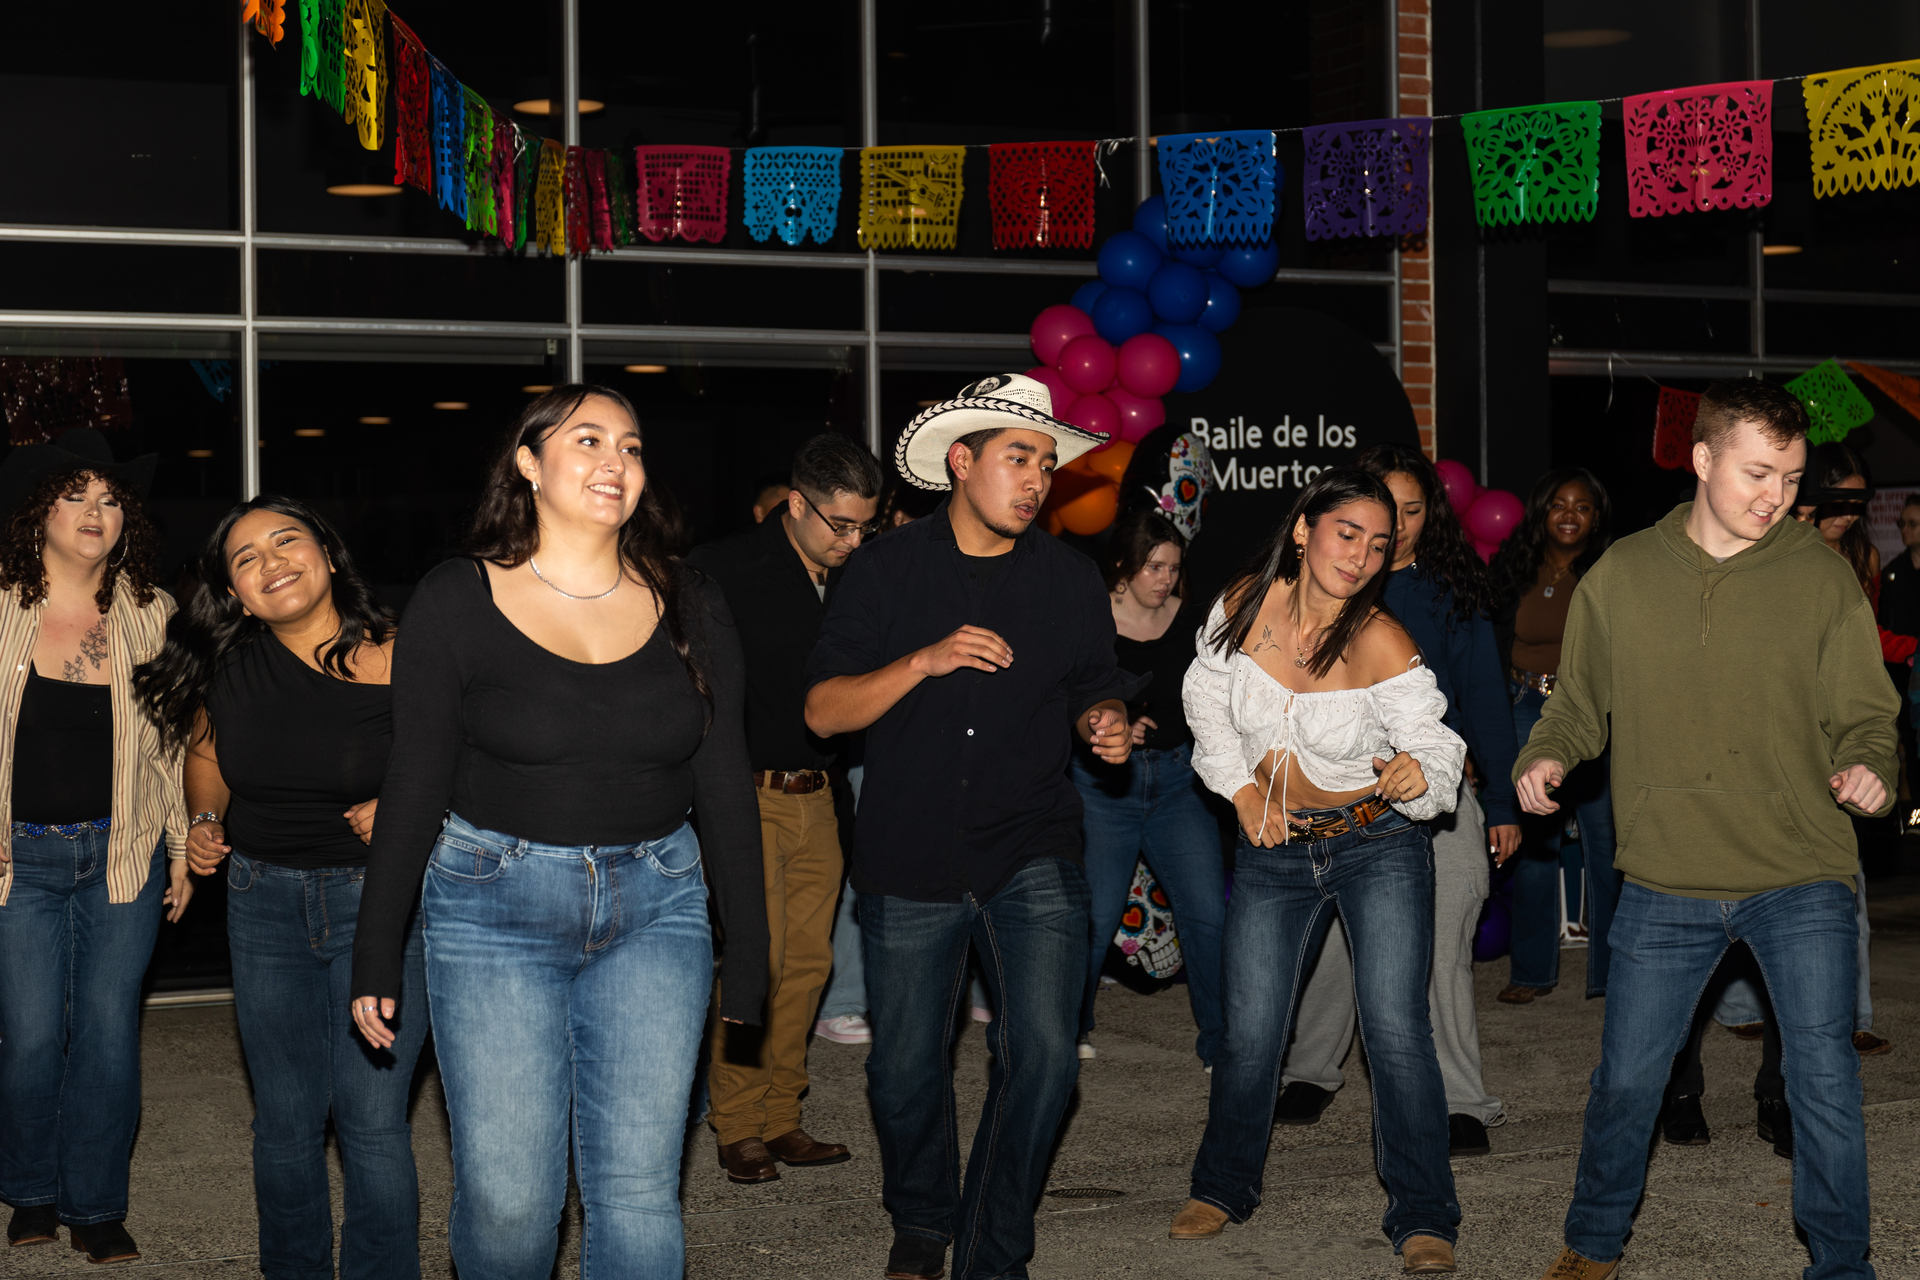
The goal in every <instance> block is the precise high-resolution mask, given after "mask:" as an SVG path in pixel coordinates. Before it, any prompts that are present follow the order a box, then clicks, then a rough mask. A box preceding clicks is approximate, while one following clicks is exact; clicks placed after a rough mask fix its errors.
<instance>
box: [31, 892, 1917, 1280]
mask: <svg viewBox="0 0 1920 1280" xmlns="http://www.w3.org/2000/svg"><path fill="white" fill-rule="evenodd" d="M1879 887H1880V888H1881V889H1882V890H1883V893H1882V894H1881V895H1879V896H1877V897H1876V900H1875V904H1874V915H1875V919H1876V922H1877V924H1876V930H1877V931H1876V934H1875V942H1874V999H1875V1004H1876V1009H1877V1026H1878V1029H1879V1030H1880V1031H1881V1033H1882V1034H1885V1035H1887V1036H1889V1037H1890V1038H1891V1039H1892V1040H1893V1041H1894V1042H1895V1046H1896V1047H1895V1050H1894V1052H1893V1053H1892V1054H1889V1055H1886V1056H1883V1057H1879V1058H1874V1059H1871V1060H1869V1061H1867V1062H1866V1063H1865V1068H1864V1069H1865V1078H1866V1096H1867V1107H1868V1109H1867V1136H1868V1144H1869V1158H1870V1160H1871V1162H1872V1186H1873V1215H1874V1237H1873V1238H1874V1262H1875V1265H1876V1266H1877V1268H1878V1270H1879V1274H1880V1275H1881V1276H1882V1277H1901V1278H1920V1160H1916V1153H1920V965H1917V964H1916V962H1917V961H1920V880H1902V881H1892V880H1883V881H1881V882H1880V883H1879ZM1565 959H1566V962H1567V964H1566V972H1565V973H1563V978H1562V981H1563V985H1562V987H1561V988H1560V990H1559V991H1558V992H1557V993H1555V994H1554V995H1552V996H1550V997H1548V998H1546V999H1544V1000H1542V1001H1540V1002H1538V1003H1536V1004H1534V1005H1532V1006H1530V1007H1526V1008H1513V1007H1509V1006H1505V1005H1500V1004H1497V1003H1496V1002H1495V1001H1494V999H1493V996H1494V993H1495V992H1496V991H1498V990H1499V988H1500V987H1501V985H1503V983H1504V981H1505V974H1506V965H1505V962H1504V961H1501V962H1497V963H1495V964H1492V965H1486V966H1482V967H1481V971H1480V973H1479V975H1478V986H1479V994H1480V1008H1481V1028H1482V1040H1483V1045H1484V1050H1485V1055H1486V1074H1487V1082H1488V1085H1489V1087H1490V1088H1491V1089H1492V1090H1493V1091H1494V1092H1496V1093H1499V1094H1500V1095H1502V1097H1504V1099H1505V1100H1506V1104H1507V1109H1508V1112H1509V1114H1510V1117H1511V1119H1510V1120H1509V1122H1508V1123H1507V1124H1506V1125H1505V1126H1503V1127H1501V1128H1498V1129H1495V1130H1494V1131H1493V1144H1494V1154H1493V1155H1492V1156H1490V1157H1486V1158H1482V1159H1477V1160H1461V1161H1457V1162H1456V1163H1455V1166H1454V1168H1455V1177H1456V1179H1457V1181H1458V1185H1459V1192H1460V1200H1461V1204H1462V1208H1463V1209H1464V1211H1465V1215H1466V1220H1465V1224H1464V1226H1463V1229H1462V1231H1463V1234H1462V1239H1461V1244H1460V1249H1459V1259H1460V1268H1461V1274H1462V1275H1464V1276H1482V1277H1503V1278H1512V1280H1531V1278H1532V1277H1535V1276H1538V1275H1539V1274H1540V1272H1541V1271H1542V1270H1543V1269H1544V1267H1545V1264H1546V1262H1547V1261H1548V1260H1549V1259H1550V1258H1551V1256H1552V1254H1553V1252H1554V1251H1555V1249H1556V1248H1557V1244H1558V1240H1559V1224H1560V1221H1561V1217H1562V1215H1563V1214H1564V1212H1565V1210H1566V1205H1567V1199H1568V1195H1569V1191H1570V1188H1571V1186H1572V1181H1573V1172H1574V1160H1575V1156H1576V1154H1577V1146H1578V1142H1579V1125H1580V1114H1581V1110H1582V1108H1583V1107H1584V1105H1585V1101H1586V1080H1587V1076H1588V1074H1589V1073H1590V1071H1591V1070H1592V1067H1593V1062H1594V1059H1595V1056H1596V1054H1597V1052H1598V1045H1599V1032H1600V1021H1601V1013H1602V1002H1600V1001H1597V1000H1596V1001H1584V1000H1582V999H1580V998H1579V996H1578V995H1577V994H1574V993H1575V992H1577V991H1578V990H1579V989H1580V987H1581V981H1580V979H1581V969H1582V961H1583V959H1584V957H1583V955H1582V954H1581V953H1577V952H1569V953H1567V955H1566V957H1565ZM1185 991H1186V989H1185V988H1184V987H1174V988H1172V989H1170V990H1168V991H1166V992H1163V993H1161V994H1159V995H1155V996H1151V997H1143V996H1139V995H1135V994H1132V993H1130V992H1126V991H1124V990H1114V989H1109V990H1108V991H1107V992H1106V993H1104V994H1103V995H1102V996H1101V997H1100V1010H1099V1018H1100V1022H1101V1030H1100V1031H1099V1032H1098V1033H1097V1034H1096V1037H1095V1039H1096V1042H1097V1044H1098V1046H1099V1050H1100V1057H1099V1058H1098V1060H1097V1061H1094V1062H1091V1063H1088V1064H1086V1067H1085V1069H1084V1070H1083V1071H1082V1073H1081V1077H1080V1089H1079V1097H1078V1101H1077V1110H1076V1112H1075V1114H1074V1116H1073V1117H1072V1121H1071V1123H1070V1125H1069V1127H1068V1130H1067V1133H1066V1137H1065V1139H1064V1141H1063V1142H1062V1144H1061V1147H1060V1150H1059V1154H1058V1157H1057V1159H1056V1161H1055V1164H1054V1168H1053V1179H1052V1184H1051V1185H1052V1186H1054V1187H1055V1188H1067V1187H1098V1188H1104V1189H1107V1190H1111V1191H1117V1192H1121V1193H1122V1194H1120V1195H1118V1196H1115V1197H1112V1198H1107V1199H1100V1200H1085V1199H1080V1200H1074V1199H1063V1198H1049V1199H1047V1200H1046V1201H1044V1202H1043V1205H1042V1207H1041V1210H1040V1217H1039V1253H1038V1256H1037V1257H1036V1258H1035V1260H1034V1263H1033V1267H1032V1273H1033V1275H1034V1276H1035V1277H1041V1278H1053V1277H1059V1278H1065V1277H1074V1278H1076V1280H1078V1278H1086V1280H1092V1278H1094V1277H1099V1278H1101V1280H1105V1278H1106V1277H1127V1276H1138V1277H1146V1276H1166V1275H1180V1276H1192V1277H1226V1276H1282V1275H1284V1276H1290V1277H1320V1276H1325V1277H1349V1276H1352V1277H1390V1276H1395V1275H1398V1274H1399V1267H1398V1264H1397V1262H1396V1260H1395V1259H1394V1257H1393V1255H1392V1251H1391V1249H1390V1247H1389V1246H1388V1243H1387V1241H1386V1240H1385V1239H1384V1238H1383V1237H1382V1236H1381V1234H1380V1229H1379V1224H1380V1214H1381V1211H1382V1208H1383V1205H1384V1194H1383V1192H1382V1191H1381V1189H1380V1185H1379V1183H1378V1181H1377V1179H1376V1178H1375V1176H1374V1173H1373V1159H1372V1151H1371V1146H1370V1139H1369V1124H1368V1114H1369V1099H1368V1094H1367V1088H1366V1080H1365V1074H1364V1072H1363V1071H1361V1070H1359V1069H1358V1067H1357V1064H1356V1062H1353V1061H1350V1062H1349V1073H1350V1077H1351V1079H1350V1082H1349V1084H1348V1086H1347V1088H1346V1089H1345V1090H1343V1091H1342V1092H1341V1093H1340V1095H1339V1096H1338V1097H1337V1098H1336V1100H1335V1102H1334V1104H1333V1106H1332V1107H1331V1108H1330V1109H1329V1111H1328V1112H1327V1114H1326V1116H1325V1117H1324V1118H1323V1119H1322V1121H1321V1123H1320V1124H1318V1125H1316V1126H1314V1127H1312V1128H1304V1129H1302V1128H1276V1130H1275V1132H1274V1137H1273V1146H1272V1155H1271V1158H1270V1161H1269V1164H1268V1169H1267V1202H1266V1205H1265V1206H1264V1207H1263V1208H1262V1209H1261V1211H1260V1212H1259V1213H1258V1214H1257V1215H1256V1216H1255V1217H1254V1219H1253V1221H1252V1222H1251V1223H1249V1224H1248V1225H1246V1226H1244V1227H1233V1228H1229V1229H1228V1231H1227V1233H1226V1234H1225V1235H1224V1236H1222V1237H1221V1238H1220V1239H1218V1240H1214V1241H1208V1242H1202V1243H1175V1242H1173V1241H1170V1240H1168V1239H1167V1238H1166V1223H1167V1220H1168V1218H1169V1217H1170V1216H1171V1215H1172V1213H1173V1211H1174V1210H1175V1209H1176V1208H1177V1207H1178V1206H1179V1205H1180V1204H1181V1203H1182V1201H1183V1200H1184V1198H1185V1195H1186V1185H1187V1184H1186V1170H1187V1167H1188V1164H1189V1162H1190V1161H1191V1159H1192V1155H1193V1149H1194V1145H1195V1143H1196V1142H1197V1141H1198V1139H1199V1136H1200V1131H1201V1129H1202V1127H1203V1123H1204V1119H1205V1114H1206V1100H1207V1077H1206V1076H1205V1075H1204V1074H1203V1073H1202V1072H1201V1070H1200V1068H1199V1067H1198V1065H1197V1064H1196V1063H1195V1061H1194V1059H1193V1057H1192V1053H1191V1045H1192V1041H1193V1023H1192V1019H1191V1017H1190V1015H1189V1012H1188V1008H1187V1000H1186V994H1185ZM144 1043H145V1052H146V1059H145V1063H146V1066H145V1071H146V1111H145V1119H144V1122H143V1127H142V1130H141V1134H140V1140H139V1144H138V1147H137V1149H136V1150H135V1153H134V1164H133V1213H132V1216H131V1218H130V1219H129V1222H128V1226H129V1228H130V1229H131V1230H132V1231H133V1232H134V1234H135V1236H136V1237H137V1238H138V1239H139V1241H140V1243H141V1245H142V1246H143V1249H144V1258H143V1261H142V1263H141V1264H139V1270H141V1271H145V1272H152V1273H154V1274H157V1275H160V1276H183V1277H184V1276H193V1277H208V1278H209V1280H225V1278H226V1277H241V1276H248V1275H255V1274H258V1271H257V1267H256V1265H255V1260H254V1256H253V1250H254V1231H255V1218H254V1208H253V1194H252V1184H251V1171H250V1165H249V1143H250V1135H249V1132H248V1128H247V1126H248V1123H249V1121H250V1119H251V1115H252V1107H251V1103H250V1100H249V1096H248V1088H247V1079H246V1072H245V1069H244V1066H243V1064H242V1061H241V1057H240V1052H239V1046H238V1042H237V1038H236V1035H235V1031H234V1023H233V1015H232V1010H231V1009H230V1008H209V1009H181V1010H171V1011H155V1012H152V1013H150V1014H149V1015H148V1018H147V1023H146V1029H145V1037H144ZM1759 1054H1760V1047H1759V1045H1758V1044H1757V1043H1745V1042H1741V1041H1737V1040H1735V1039H1734V1038H1733V1037H1732V1036H1730V1035H1728V1034H1726V1033H1725V1032H1723V1031H1719V1030H1717V1029H1716V1030H1714V1031H1712V1032H1711V1033H1710V1035H1709V1038H1708V1041H1707V1051H1706V1066H1707V1078H1708V1087H1709V1096H1708V1099H1707V1115H1708V1118H1709V1119H1710V1120H1711V1121H1712V1122H1713V1124H1714V1126H1715V1137H1714V1141H1713V1143H1712V1145H1711V1146H1708V1147H1703V1148H1673V1147H1664V1146H1663V1147H1659V1148H1657V1149H1656V1152H1655V1155H1654V1159H1653V1163H1652V1168H1651V1171H1650V1181H1649V1188H1648V1191H1649V1193H1648V1198H1647V1201H1646V1204H1645V1206H1644V1209H1643V1211H1642V1213H1641V1216H1640V1224H1639V1231H1638V1234H1637V1236H1636V1237H1635V1239H1634V1241H1633V1244H1632V1245H1631V1247H1630V1249H1629V1252H1628V1255H1627V1259H1628V1261H1627V1265H1626V1266H1625V1267H1624V1268H1623V1270H1622V1274H1623V1276H1624V1277H1627V1278H1630V1280H1642V1278H1652V1277H1676V1278H1677V1277H1681V1276H1688V1277H1698V1276H1728V1277H1733V1276H1738V1277H1741V1278H1742V1280H1747V1278H1755V1280H1759V1278H1765V1280H1789V1278H1790V1277H1796V1276H1798V1275H1799V1274H1800V1272H1801V1270H1802V1268H1803V1267H1805V1266H1806V1265H1807V1262H1808V1255H1807V1252H1806V1250H1805V1248H1804V1247H1803V1246H1802V1245H1800V1244H1798V1243H1796V1241H1795V1237H1794V1231H1793V1225H1792V1221H1791V1214H1790V1210H1789V1208H1788V1206H1789V1204H1790V1201H1791V1196H1792V1188H1791V1178H1790V1175H1791V1172H1792V1170H1791V1168H1790V1166H1789V1164H1788V1162H1786V1161H1784V1160H1781V1159H1778V1158H1777V1157H1775V1156H1774V1155H1773V1154H1772V1150H1771V1148H1770V1147H1769V1146H1768V1145H1766V1144H1764V1143H1761V1142H1760V1141H1758V1139H1757V1138H1756V1137H1755V1136H1754V1132H1753V1105H1752V1103H1751V1102H1750V1101H1749V1097H1750V1082H1751V1080H1752V1077H1753V1071H1754V1068H1755V1067H1756V1066H1757V1065H1758V1062H1759ZM864 1055H865V1051H864V1050H863V1049H860V1048H855V1047H849V1046H842V1045H835V1044H829V1043H824V1042H821V1043H817V1044H816V1045H815V1048H814V1051H813V1065H814V1089H813V1096H812V1098H811V1099H810V1102H809V1109H808V1115H807V1123H808V1127H809V1128H810V1129H811V1130H812V1131H813V1132H814V1134H815V1135H816V1136H819V1137H822V1138H826V1139H829V1140H840V1141H845V1142H847V1143H848V1144H850V1145H851V1146H852V1147H853V1150H854V1153H855V1155H854V1159H853V1160H852V1161H851V1162H850V1163H848V1164H844V1165H839V1166H836V1167H833V1168H828V1169H812V1170H790V1171H788V1172H787V1174H786V1176H785V1177H784V1178H783V1179H782V1180H781V1181H780V1182H778V1183H774V1184H772V1185H770V1186H764V1187H758V1188H744V1187H735V1186H732V1185H730V1184H728V1183H727V1182H726V1180H725V1179H724V1178H723V1177H722V1176H721V1174H720V1171H719V1169H718V1168H717V1167H716V1164H715V1161H714V1157H713V1148H712V1146H711V1144H710V1142H709V1141H708V1140H707V1138H706V1135H705V1132H704V1130H702V1131H699V1132H698V1133H697V1134H696V1135H695V1139H694V1141H692V1142H691V1143H690V1144H689V1157H688V1160H687V1164H686V1172H685V1198H684V1202H685V1206H686V1217H687V1235H688V1241H689V1245H690V1250H689V1257H688V1275H689V1276H690V1277H694V1278H696V1280H759V1278H762V1277H768V1278H771V1277H781V1278H783V1280H840V1278H841V1277H859V1278H860V1280H875V1278H877V1277H878V1276H879V1275H880V1271H881V1266H880V1264H881V1262H882V1261H883V1260H884V1257H885V1250H886V1244H887V1241H888V1239H889V1238H890V1233H889V1231H888V1227H887V1222H886V1219H885V1216H884V1215H883V1214H882V1212H881V1209H880V1204H879V1184H880V1168H879V1160H878V1156H877V1155H876V1153H875V1145H874V1138H873V1131H872V1125H871V1122H870V1121H869V1119H868V1116H867V1110H866V1102H865V1095H864V1089H863V1079H864V1077H863V1075H862V1070H861V1065H862V1059H863V1058H864ZM1356 1056H1357V1055H1356ZM986 1058H987V1053H986V1048H985V1044H984V1041H983V1039H982V1037H981V1035H980V1032H979V1028H977V1027H971V1026H970V1027H969V1029H968V1031H967V1033H966V1035H965V1037H964V1038H963V1040H962V1042H961V1045H960V1048H959V1051H958V1063H959V1079H960V1092H961V1097H962V1115H963V1116H971V1115H974V1114H977V1108H978V1104H979V1099H980V1096H981V1094H982V1093H983V1091H984V1089H985V1080H986V1070H985V1064H986ZM964 1123H965V1122H964V1121H963V1125H964ZM414 1144H415V1149H416V1151H417V1153H418V1158H419V1162H420V1170H421V1178H422V1184H423V1185H422V1193H423V1200H424V1203H423V1206H422V1215H421V1221H422V1232H421V1253H422V1259H423V1263H424V1269H425V1273H426V1274H427V1275H429V1276H435V1277H441V1276H447V1275H449V1274H450V1268H449V1265H448V1260H447V1250H446V1213H447V1201H448V1193H449V1187H450V1171H449V1165H448V1159H447V1131H446V1120H445V1113H444V1111H443V1109H442V1103H441V1097H440V1092H439V1085H438V1080H437V1078H436V1077H435V1076H433V1075H432V1074H431V1073H430V1072H429V1073H427V1074H426V1078H425V1080H424V1082H423V1084H422V1087H421V1091H420V1096H419V1099H418V1103H417V1105H416V1108H415V1112H414ZM336 1187H337V1173H336ZM336 1195H337V1191H336ZM566 1235H567V1237H568V1240H569V1248H568V1251H567V1254H566V1256H564V1257H563V1258H562V1260H561V1265H560V1266H559V1268H558V1269H557V1270H556V1275H558V1276H563V1277H571V1276H574V1275H575V1274H576V1267H575V1262H574V1257H573V1252H572V1246H573V1244H574V1242H575V1241H576V1240H577V1233H576V1231H575V1229H574V1228H573V1227H572V1226H571V1225H569V1226H568V1227H567V1228H566ZM88 1270H90V1269H89V1268H87V1267H86V1266H85V1264H84V1263H83V1262H82V1261H81V1259H80V1257H79V1255H77V1254H75V1253H73V1252H72V1251H70V1250H68V1249H66V1248H64V1247H62V1248H46V1247H43V1248H37V1249H32V1250H27V1251H22V1252H15V1253H11V1254H0V1275H5V1276H39V1275H55V1274H68V1273H77V1272H81V1271H88ZM94 1274H97V1273H94Z"/></svg>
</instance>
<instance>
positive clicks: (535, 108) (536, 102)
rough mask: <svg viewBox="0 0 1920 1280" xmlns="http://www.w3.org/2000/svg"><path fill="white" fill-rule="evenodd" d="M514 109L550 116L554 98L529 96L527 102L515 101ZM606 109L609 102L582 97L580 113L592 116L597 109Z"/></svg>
mask: <svg viewBox="0 0 1920 1280" xmlns="http://www.w3.org/2000/svg"><path fill="white" fill-rule="evenodd" d="M513 109H514V110H515V111H518V112H519V113H520V114H521V115H526V116H550V115H552V114H553V99H551V98H529V99H528V100H527V101H525V102H516V103H514V104H513ZM606 109H607V104H606V103H604V102H597V101H595V100H594V99H592V98H582V99H580V114H581V115H583V116H590V115H592V114H593V113H594V112H596V111H605V110H606Z"/></svg>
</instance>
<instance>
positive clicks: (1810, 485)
mask: <svg viewBox="0 0 1920 1280" xmlns="http://www.w3.org/2000/svg"><path fill="white" fill-rule="evenodd" d="M1803 474H1804V475H1805V476H1806V477H1807V478H1806V479H1805V480H1802V481H1801V482H1800V491H1801V492H1802V493H1807V491H1808V490H1811V489H1814V488H1815V486H1818V488H1819V489H1820V490H1822V491H1824V492H1823V493H1819V492H1817V493H1811V494H1808V496H1809V497H1813V498H1815V499H1822V498H1825V501H1817V502H1816V503H1815V504H1813V506H1814V515H1813V518H1814V527H1815V528H1816V529H1817V528H1818V527H1819V521H1820V511H1821V508H1822V507H1824V506H1826V503H1827V502H1830V501H1845V499H1836V498H1832V497H1830V496H1828V495H1831V493H1832V492H1833V491H1834V490H1836V489H1839V488H1840V486H1841V485H1842V484H1844V483H1845V482H1846V481H1847V480H1850V479H1851V478H1853V477H1854V476H1859V477H1860V478H1861V479H1862V480H1864V481H1866V482H1867V487H1866V488H1865V489H1861V490H1859V491H1858V492H1859V499H1858V500H1859V502H1860V504H1861V509H1860V518H1859V519H1858V520H1855V521H1854V522H1853V523H1852V524H1850V525H1848V526H1847V529H1846V532H1844V533H1842V534H1841V535H1840V543H1839V546H1838V547H1837V548H1836V550H1838V551H1839V552H1840V554H1841V555H1843V556H1845V557H1846V560H1847V563H1848V564H1849V565H1850V566H1852V568H1853V576H1854V577H1856V578H1858V579H1859V580H1860V586H1861V588H1862V589H1865V588H1866V586H1867V583H1869V582H1870V581H1872V579H1873V539H1872V538H1871V537H1869V536H1868V534H1867V512H1866V500H1867V496H1868V493H1869V491H1871V490H1872V488H1873V472H1871V471H1869V470H1867V462H1866V459H1865V458H1862V457H1861V456H1860V455H1859V454H1857V453H1855V452H1854V451H1853V450H1852V449H1850V448H1848V447H1847V446H1846V445H1845V444H1842V443H1841V442H1840V441H1838V440H1829V441H1827V442H1826V443H1825V444H1817V445H1815V446H1814V447H1813V448H1812V450H1811V451H1809V452H1808V454H1807V469H1806V471H1805V472H1804V473H1803ZM1794 505H1795V506H1796V507H1803V506H1807V505H1809V504H1807V503H1804V502H1797V501H1796V502H1795V503H1794ZM1828 514H1829V515H1831V514H1833V513H1832V512H1831V511H1829V512H1828Z"/></svg>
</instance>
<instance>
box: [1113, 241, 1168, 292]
mask: <svg viewBox="0 0 1920 1280" xmlns="http://www.w3.org/2000/svg"><path fill="white" fill-rule="evenodd" d="M1159 269H1160V251H1159V250H1158V249H1156V248H1154V247H1153V241H1151V240H1149V239H1147V237H1145V236H1143V235H1141V234H1140V233H1139V232H1138V231H1116V232H1114V233H1113V235H1111V236H1109V237H1108V238H1107V242H1106V243H1105V244H1103V245H1101V246H1100V278H1101V279H1102V280H1105V281H1106V282H1107V283H1108V284H1110V285H1113V286H1114V287H1115V288H1122V289H1138V290H1140V291H1141V292H1142V293H1145V292H1146V289H1147V282H1148V281H1149V280H1152V279H1153V273H1154V272H1156V271H1158V270H1159Z"/></svg>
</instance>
